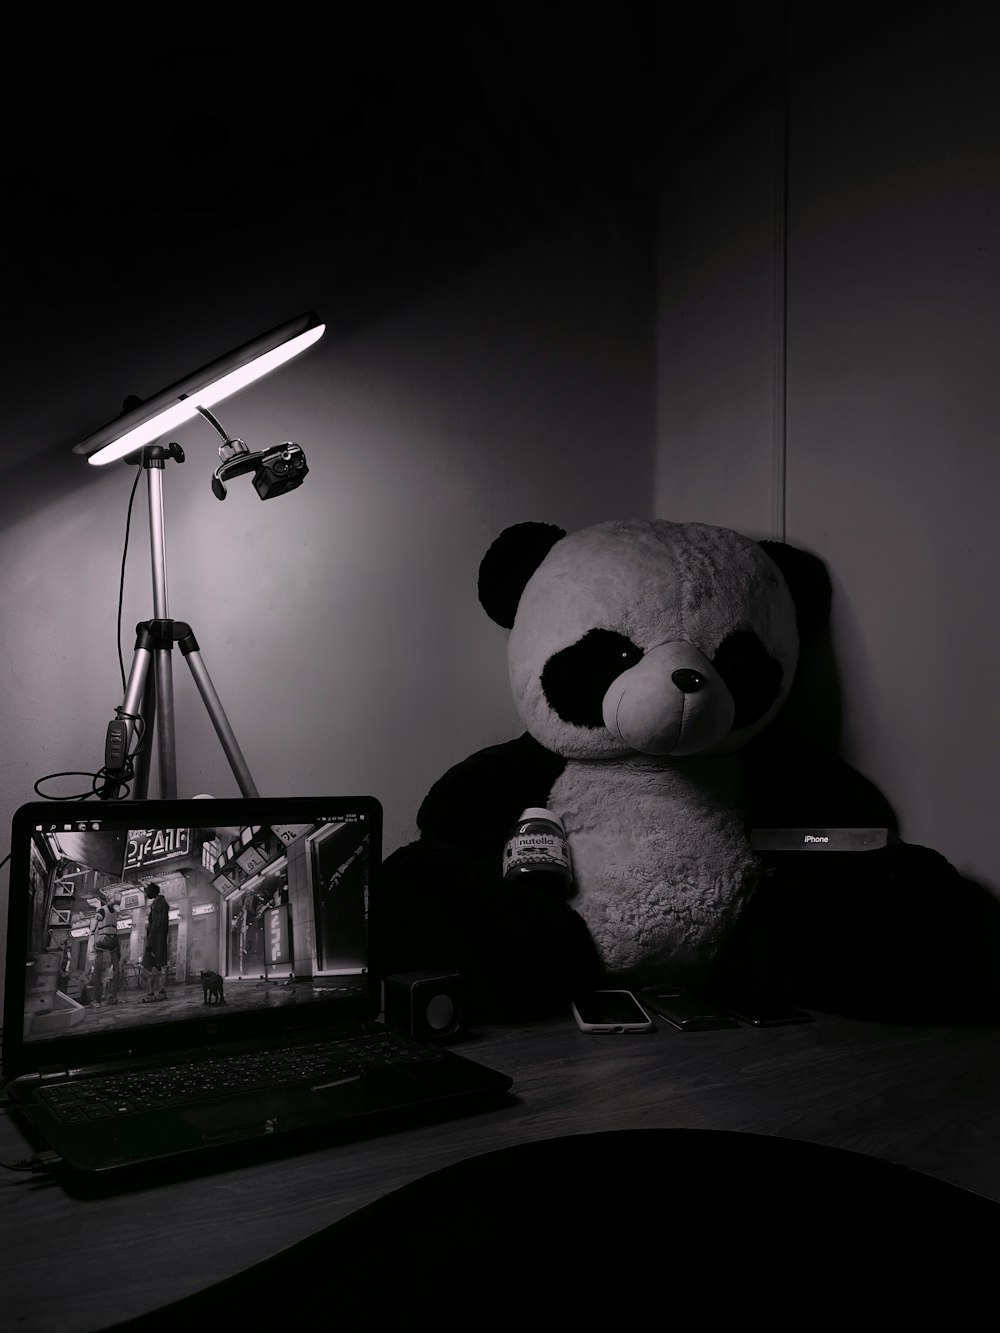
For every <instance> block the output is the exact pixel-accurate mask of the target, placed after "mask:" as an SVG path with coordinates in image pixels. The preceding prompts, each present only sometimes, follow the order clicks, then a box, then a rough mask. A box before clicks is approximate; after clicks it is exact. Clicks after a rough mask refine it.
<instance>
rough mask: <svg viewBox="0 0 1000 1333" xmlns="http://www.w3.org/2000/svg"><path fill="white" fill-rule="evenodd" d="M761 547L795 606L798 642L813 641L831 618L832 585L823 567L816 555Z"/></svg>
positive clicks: (783, 546) (773, 544)
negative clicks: (772, 562) (779, 575)
mask: <svg viewBox="0 0 1000 1333" xmlns="http://www.w3.org/2000/svg"><path fill="white" fill-rule="evenodd" d="M760 545H761V546H762V547H763V548H764V551H765V552H766V554H767V555H769V556H770V558H771V559H772V560H773V561H774V563H775V564H776V565H777V566H778V569H779V571H780V572H781V575H782V577H783V578H784V580H785V582H786V583H787V584H788V591H789V592H790V593H791V594H792V601H793V602H794V603H795V619H796V622H797V624H798V631H799V638H800V639H802V640H803V641H806V640H808V639H811V638H813V636H814V635H816V634H818V633H819V632H820V630H822V629H823V627H824V626H825V625H826V623H827V621H828V620H829V618H830V606H831V603H832V600H833V585H832V584H831V582H830V575H829V573H828V571H827V568H826V565H824V563H823V561H822V560H821V559H820V558H819V556H818V555H813V554H812V552H810V551H803V550H801V549H800V548H799V547H797V546H789V545H788V543H787V542H777V541H762V542H760Z"/></svg>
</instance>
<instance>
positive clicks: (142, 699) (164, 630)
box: [98, 444, 259, 800]
mask: <svg viewBox="0 0 1000 1333" xmlns="http://www.w3.org/2000/svg"><path fill="white" fill-rule="evenodd" d="M168 458H173V459H175V460H176V461H177V462H179V463H183V461H184V451H183V450H182V449H181V447H180V445H177V444H167V445H160V444H152V445H147V446H146V448H144V449H143V450H142V458H141V464H140V465H141V467H142V468H143V470H144V471H145V472H146V476H147V485H148V492H149V549H150V558H151V561H152V572H153V619H152V620H144V621H140V623H139V624H138V625H137V626H136V641H135V651H134V653H133V657H132V667H131V670H130V671H129V674H128V681H127V683H126V686H125V699H124V702H123V703H122V706H121V708H118V709H116V710H115V713H116V716H115V720H114V721H113V722H110V723H109V724H108V732H107V740H106V743H105V763H104V769H103V770H102V776H103V777H104V779H105V783H104V786H103V787H101V788H100V789H99V790H98V795H99V796H100V798H101V799H102V800H111V799H114V797H115V793H116V792H118V791H119V790H121V788H122V787H123V786H124V785H126V782H128V781H132V783H133V785H132V788H131V793H130V794H131V797H132V798H133V799H143V798H145V797H146V796H147V795H148V792H149V769H150V762H151V754H150V747H149V741H150V739H151V738H152V736H153V732H154V727H155V732H156V743H157V757H158V761H159V781H160V797H161V799H166V800H171V799H175V798H176V796H177V751H176V739H175V734H174V688H173V660H172V656H171V654H172V652H173V648H174V645H175V644H176V645H177V647H178V648H180V650H181V655H182V656H183V658H184V660H185V661H186V662H187V665H188V668H189V669H190V671H191V675H192V677H193V678H194V682H195V684H196V685H197V687H198V691H199V693H200V694H201V698H202V702H203V703H204V705H205V708H206V710H207V711H208V715H209V717H210V718H211V720H212V724H213V726H214V727H215V730H216V733H217V734H218V737H219V740H220V741H221V742H222V748H223V750H224V751H225V755H226V758H227V759H228V760H229V766H230V768H231V769H232V771H233V775H234V777H235V778H236V781H237V783H238V784H239V788H240V791H241V792H242V793H243V795H244V796H257V795H258V794H259V793H258V791H257V788H256V786H255V785H254V781H253V778H252V777H251V776H250V770H249V768H248V767H247V763H246V760H245V759H244V758H243V753H242V751H241V750H240V747H239V744H238V742H237V740H236V736H235V734H234V732H233V729H232V727H231V726H230V724H229V720H228V718H227V717H226V714H225V712H224V711H223V708H222V704H221V702H220V701H219V696H218V694H217V693H216V690H215V686H214V685H213V684H212V681H211V677H210V676H209V674H208V671H207V669H206V667H205V664H204V662H203V661H202V659H201V650H200V649H199V647H198V640H197V639H196V638H195V635H194V631H193V630H192V628H191V626H190V625H189V624H187V622H186V621H183V620H171V619H170V616H169V612H168V610H167V566H166V548H165V544H164V532H163V470H164V467H165V466H166V460H167V459H168ZM150 668H152V670H150ZM133 760H134V761H135V762H134V763H133Z"/></svg>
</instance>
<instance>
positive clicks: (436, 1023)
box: [384, 971, 466, 1044]
mask: <svg viewBox="0 0 1000 1333" xmlns="http://www.w3.org/2000/svg"><path fill="white" fill-rule="evenodd" d="M384 986H385V995H384V1009H385V1023H386V1027H390V1028H392V1029H393V1031H395V1032H404V1033H405V1034H406V1035H407V1036H408V1037H416V1039H417V1040H418V1041H433V1042H437V1043H439V1044H443V1043H445V1042H449V1041H456V1040H457V1039H458V1038H459V1037H460V1036H462V1035H463V1033H464V1032H465V1024H466V1016H465V983H464V981H463V980H462V978H461V976H459V974H458V973H457V972H429V971H427V972H395V973H393V974H392V975H391V976H388V977H386V978H385V982H384Z"/></svg>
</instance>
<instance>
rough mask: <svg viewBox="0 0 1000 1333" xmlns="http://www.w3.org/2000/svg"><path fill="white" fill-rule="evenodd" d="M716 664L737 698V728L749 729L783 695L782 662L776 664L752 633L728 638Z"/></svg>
mask: <svg viewBox="0 0 1000 1333" xmlns="http://www.w3.org/2000/svg"><path fill="white" fill-rule="evenodd" d="M712 665H713V666H714V667H715V669H716V671H718V673H719V675H720V676H721V677H722V679H723V680H724V681H725V683H726V686H727V688H728V690H729V693H730V694H731V695H732V696H733V704H734V706H735V710H736V712H735V716H734V717H733V727H734V728H736V727H749V726H750V725H751V724H752V723H754V722H756V721H757V719H758V718H761V717H763V716H764V714H765V713H766V712H767V710H768V709H769V708H770V707H771V705H772V704H773V703H774V701H775V699H777V697H778V695H779V694H780V693H781V678H782V671H781V663H780V662H777V661H775V659H774V658H773V657H772V656H771V655H770V653H769V652H768V651H767V649H766V648H765V647H764V645H763V644H762V643H761V641H760V639H758V637H757V635H756V634H754V633H753V631H752V630H736V631H735V632H734V633H733V634H729V635H727V637H726V638H725V639H723V640H722V643H721V644H720V645H719V647H718V649H717V650H716V652H715V656H714V657H713V658H712Z"/></svg>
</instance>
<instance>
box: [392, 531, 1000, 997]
mask: <svg viewBox="0 0 1000 1333" xmlns="http://www.w3.org/2000/svg"><path fill="white" fill-rule="evenodd" d="M479 598H480V601H481V603H482V605H483V607H484V609H485V610H486V611H487V613H488V614H489V615H490V616H491V617H492V619H494V620H495V621H496V622H497V623H499V624H500V625H502V626H504V627H505V628H508V629H509V630H510V634H509V639H508V666H509V674H510V682H511V687H512V691H513V697H514V702H515V705H516V708H517V711H518V714H519V716H520V718H521V720H522V722H523V724H524V728H525V730H524V732H523V734H522V735H520V736H519V737H517V738H516V739H514V740H511V741H508V742H506V743H501V744H498V745H493V746H490V747H488V748H486V749H483V750H480V751H478V752H477V753H475V754H473V755H471V756H469V757H468V758H466V759H464V760H462V761H460V762H458V763H457V764H456V765H455V766H454V767H452V768H451V769H450V770H449V771H448V772H446V773H445V774H444V776H443V777H441V778H440V779H439V780H438V781H437V782H436V783H435V784H434V785H433V787H432V788H431V790H430V792H429V793H428V795H427V796H426V798H425V799H424V801H423V803H422V805H421V807H420V809H419V812H418V815H417V826H418V829H419V834H420V836H419V837H418V839H417V840H416V841H415V842H412V843H410V844H409V845H407V846H404V847H402V848H400V849H398V850H397V851H395V852H393V853H392V854H391V855H390V856H389V857H387V858H386V861H385V862H384V865H383V868H382V870H383V919H382V922H381V941H382V949H383V953H382V959H383V966H384V968H385V970H387V971H390V972H396V971H402V972H405V971H411V970H414V969H423V968H435V969H444V970H447V971H452V972H459V973H461V974H462V975H463V977H464V978H465V980H466V983H467V985H468V987H469V991H470V996H471V1004H472V1011H473V1015H474V1016H475V1015H478V1016H479V1017H481V1018H483V1019H485V1020H491V1019H492V1020H504V1019H522V1018H526V1017H527V1018H530V1017H532V1016H536V1015H538V1016H540V1015H542V1014H544V1013H546V1012H550V1011H552V1010H554V1009H558V1008H560V1007H562V1006H564V1005H566V1004H568V1001H569V999H570V998H571V997H572V995H573V993H574V992H575V991H577V990H580V989H586V988H590V987H594V986H612V985H622V986H628V987H631V988H633V989H641V988H642V987H643V986H645V985H651V984H658V985H659V984H663V983H668V984H671V985H680V986H686V987H690V988H693V989H695V990H699V989H701V990H705V989H712V988H713V987H717V986H719V985H720V984H721V985H724V986H730V987H731V986H733V985H736V986H742V987H745V986H751V987H754V988H757V989H760V988H764V989H766V990H768V991H770V992H776V993H778V994H780V995H782V996H783V997H784V998H785V999H787V1000H790V1001H794V1002H796V1003H798V1004H800V1005H802V1006H804V1007H808V1008H818V1009H823V1010H826V1011H833V1012H841V1013H848V1014H852V1015H854V1016H858V1017H868V1018H883V1019H890V1020H894V1019H903V1020H919V1021H950V1020H954V1019H959V1018H960V1019H962V1020H968V1019H970V1018H973V1017H978V1016H979V1015H986V1014H987V1013H988V1012H991V1011H992V1012H993V1013H996V1012H997V1006H998V999H1000V984H998V983H1000V977H998V966H997V959H998V958H1000V947H998V943H997V942H998V940H1000V927H998V918H1000V904H998V903H997V902H996V901H995V900H994V899H993V898H992V897H991V896H990V895H989V894H988V893H987V892H985V891H984V890H983V889H981V888H979V887H978V886H976V885H974V884H972V883H970V882H968V881H966V880H964V879H963V878H962V877H961V876H959V875H958V873H957V872H956V871H955V870H954V868H953V867H952V866H951V865H950V864H949V863H948V862H947V861H946V860H945V859H944V857H942V856H940V855H939V854H938V853H936V852H934V851H932V850H931V849H929V848H922V847H917V846H913V845H910V844H907V843H904V842H903V841H902V840H901V839H900V838H899V837H898V830H897V828H896V821H895V818H894V816H893V812H892V810H891V807H890V806H889V804H888V802H887V801H886V800H885V799H884V798H883V797H882V795H881V794H880V793H879V792H878V791H877V790H876V789H875V788H874V787H873V786H872V784H870V783H869V782H867V781H866V780H865V779H864V778H862V777H861V775H860V774H858V773H856V772H855V771H854V770H853V769H851V768H849V767H848V766H847V765H846V764H845V763H843V762H842V761H841V760H839V759H838V758H837V757H836V756H835V755H834V754H833V753H827V752H825V751H824V750H823V749H822V747H820V746H818V745H816V744H814V743H813V742H812V739H811V738H810V737H809V736H805V737H803V736H802V735H801V732H797V731H796V729H795V728H793V727H789V726H783V725H781V721H782V714H783V712H784V711H786V710H785V705H786V703H787V701H788V700H789V695H790V692H791V691H792V688H793V684H794V683H795V679H796V670H797V667H798V666H799V664H800V661H801V659H802V657H803V655H804V654H805V653H806V651H807V650H808V647H809V645H810V644H811V643H812V642H815V641H816V640H817V638H818V636H819V635H820V634H821V631H822V628H823V626H824V625H825V623H826V618H827V614H828V610H829V600H830V582H829V579H828V577H827V575H826V571H825V569H824V568H823V566H822V564H821V562H820V561H819V560H817V559H816V558H815V557H813V556H811V555H810V554H808V553H807V552H804V551H799V550H796V549H795V548H793V547H790V546H788V545H785V544H784V543H776V542H761V541H755V540H752V539H750V538H749V537H746V536H743V535H741V534H739V533H737V532H734V531H731V530H729V529H727V528H721V527H714V526H710V525H707V524H701V523H673V522H668V521H666V520H648V519H632V520H620V521H611V522H605V523H598V524H595V525H593V526H591V527H587V528H583V529H581V530H579V531H577V532H574V533H571V534H568V535H567V533H566V532H564V531H563V529H561V528H559V527H556V526H554V525H550V524H544V523H519V524H516V525H514V526H513V527H510V528H508V529H506V530H505V531H504V532H503V533H501V534H500V536H499V537H498V538H497V540H496V541H495V542H494V543H493V544H492V546H491V547H490V549H489V550H488V551H487V553H486V555H485V556H484V557H483V560H482V563H481V565H480V569H479ZM830 706H833V704H832V701H831V703H830ZM530 807H536V808H538V807H541V808H544V809H547V810H549V811H551V812H552V813H553V814H555V815H556V816H557V817H558V818H559V819H560V820H561V822H562V824H563V826H564V828H565V830H566V833H567V835H568V842H569V848H570V854H571V861H572V870H573V879H572V884H571V886H570V888H569V889H568V891H567V890H566V889H565V888H560V887H558V886H556V885H555V884H553V882H552V881H551V879H548V878H546V877H537V878H535V879H533V878H532V877H531V876H524V877H523V881H515V882H509V881H507V880H505V879H504V877H503V869H502V867H503V850H504V845H505V842H506V840H507V838H508V836H509V834H510V832H511V829H512V826H513V825H514V823H515V822H516V821H517V819H518V818H519V816H520V815H521V813H522V812H523V811H524V810H525V809H526V808H530ZM777 828H782V829H789V828H795V829H803V830H805V829H809V828H814V829H816V828H819V829H822V828H838V829H840V828H843V829H846V828H852V829H853V828H876V829H882V830H884V833H885V836H884V838H883V839H882V842H883V844H884V845H882V846H880V847H878V848H876V849H872V850H868V851H863V852H862V851H852V852H839V851H832V852H822V853H820V852H816V853H804V852H797V853H787V852H785V853H772V854H763V853H759V852H756V851H755V850H754V849H753V847H752V845H751V835H752V833H753V831H754V830H755V829H757V830H759V829H777Z"/></svg>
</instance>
